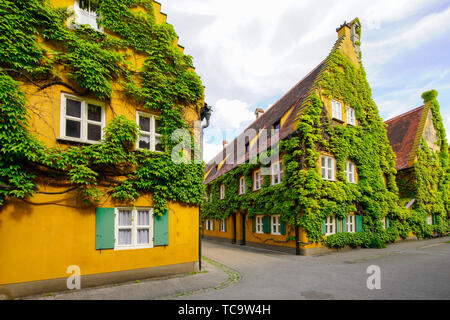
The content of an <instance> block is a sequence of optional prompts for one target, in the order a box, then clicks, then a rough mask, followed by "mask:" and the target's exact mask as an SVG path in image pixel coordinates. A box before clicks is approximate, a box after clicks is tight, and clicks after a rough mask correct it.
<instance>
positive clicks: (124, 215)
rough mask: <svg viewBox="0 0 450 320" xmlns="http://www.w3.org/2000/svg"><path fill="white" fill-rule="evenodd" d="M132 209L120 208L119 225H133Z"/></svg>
mask: <svg viewBox="0 0 450 320" xmlns="http://www.w3.org/2000/svg"><path fill="white" fill-rule="evenodd" d="M131 223H132V221H131V211H130V210H119V226H120V227H129V226H131Z"/></svg>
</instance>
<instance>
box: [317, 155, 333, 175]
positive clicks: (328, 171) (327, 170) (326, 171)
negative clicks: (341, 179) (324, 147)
mask: <svg viewBox="0 0 450 320" xmlns="http://www.w3.org/2000/svg"><path fill="white" fill-rule="evenodd" d="M324 160H325V165H324ZM320 166H321V173H322V179H323V180H328V181H335V180H336V172H335V171H336V168H335V167H336V165H335V160H334V158H333V157H330V156H325V155H322V156H321V157H320ZM330 166H331V167H330Z"/></svg>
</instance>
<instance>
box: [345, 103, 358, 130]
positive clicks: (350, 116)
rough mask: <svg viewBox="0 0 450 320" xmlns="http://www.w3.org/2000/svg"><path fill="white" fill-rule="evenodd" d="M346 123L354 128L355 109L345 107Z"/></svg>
mask: <svg viewBox="0 0 450 320" xmlns="http://www.w3.org/2000/svg"><path fill="white" fill-rule="evenodd" d="M347 123H348V124H350V125H352V126H356V112H355V109H353V108H352V107H350V106H347Z"/></svg>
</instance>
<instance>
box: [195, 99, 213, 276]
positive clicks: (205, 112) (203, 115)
mask: <svg viewBox="0 0 450 320" xmlns="http://www.w3.org/2000/svg"><path fill="white" fill-rule="evenodd" d="M211 112H212V107H211V106H209V105H208V104H207V103H206V102H205V106H204V107H203V108H202V109H201V110H200V121H203V119H206V124H204V125H203V126H202V128H201V130H200V159H201V160H202V161H203V130H204V129H206V128H208V127H209V121H210V119H211ZM202 233H203V232H202V206H201V205H200V207H199V209H198V269H199V271H202Z"/></svg>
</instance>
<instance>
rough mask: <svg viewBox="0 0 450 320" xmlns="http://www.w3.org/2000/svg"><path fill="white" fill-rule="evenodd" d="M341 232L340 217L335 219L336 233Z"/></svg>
mask: <svg viewBox="0 0 450 320" xmlns="http://www.w3.org/2000/svg"><path fill="white" fill-rule="evenodd" d="M341 232H342V219H336V233H341Z"/></svg>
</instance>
